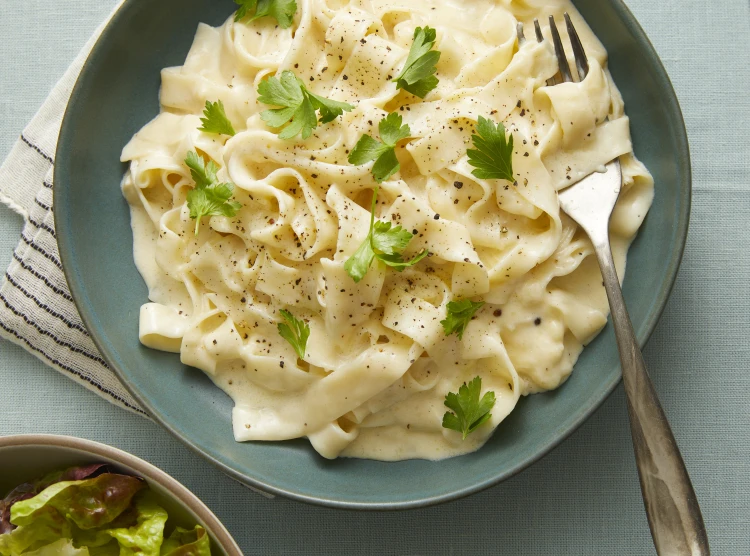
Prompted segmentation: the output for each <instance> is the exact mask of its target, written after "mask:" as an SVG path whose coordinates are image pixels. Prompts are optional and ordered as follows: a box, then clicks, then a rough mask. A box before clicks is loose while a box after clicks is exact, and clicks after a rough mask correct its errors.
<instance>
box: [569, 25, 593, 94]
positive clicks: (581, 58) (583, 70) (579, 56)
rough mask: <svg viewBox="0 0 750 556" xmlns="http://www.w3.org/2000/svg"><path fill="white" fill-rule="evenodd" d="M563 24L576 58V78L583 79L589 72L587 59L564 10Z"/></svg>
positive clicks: (576, 33)
mask: <svg viewBox="0 0 750 556" xmlns="http://www.w3.org/2000/svg"><path fill="white" fill-rule="evenodd" d="M565 25H566V26H567V27H568V36H569V37H570V44H571V45H572V46H573V55H574V56H575V59H576V69H577V70H578V80H579V81H583V80H584V79H586V76H587V75H588V74H589V60H588V58H587V57H586V51H585V50H584V49H583V44H581V39H580V38H579V37H578V32H577V31H576V28H575V27H574V26H573V22H572V21H571V19H570V16H569V15H568V12H565Z"/></svg>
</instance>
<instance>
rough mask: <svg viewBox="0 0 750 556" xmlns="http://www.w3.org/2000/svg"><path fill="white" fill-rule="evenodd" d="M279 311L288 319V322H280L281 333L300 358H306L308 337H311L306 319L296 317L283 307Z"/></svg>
mask: <svg viewBox="0 0 750 556" xmlns="http://www.w3.org/2000/svg"><path fill="white" fill-rule="evenodd" d="M279 312H280V313H281V316H282V317H283V318H284V320H285V321H286V323H283V322H280V323H279V324H278V329H279V334H280V335H281V337H282V338H284V339H285V340H286V341H287V342H289V343H290V344H291V345H292V347H293V348H294V351H296V352H297V355H298V356H299V358H300V359H304V358H305V350H306V349H307V339H308V338H309V337H310V327H309V326H308V324H307V323H306V322H305V321H303V320H300V319H297V318H295V317H294V315H293V314H292V313H290V312H289V311H286V310H284V309H282V310H281V311H279Z"/></svg>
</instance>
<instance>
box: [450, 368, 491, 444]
mask: <svg viewBox="0 0 750 556" xmlns="http://www.w3.org/2000/svg"><path fill="white" fill-rule="evenodd" d="M481 392H482V379H481V378H480V377H476V378H475V379H474V380H472V381H471V382H469V383H468V384H466V383H465V382H464V383H463V385H462V386H461V387H460V388H459V389H458V394H454V393H453V392H451V393H449V394H448V395H447V396H445V406H446V407H447V408H448V409H451V410H452V411H453V413H451V412H450V411H446V412H445V415H443V427H444V428H446V429H451V430H454V431H457V432H460V433H461V434H462V435H463V439H464V440H466V437H467V436H469V435H470V434H471V433H472V432H474V431H475V430H477V428H479V427H480V426H482V425H483V424H484V423H486V422H487V421H489V420H490V418H491V417H492V414H491V413H490V411H491V410H492V408H493V407H494V406H495V393H494V392H487V393H486V394H485V395H484V396H483V397H482V398H481V399H480V398H479V395H480V394H481Z"/></svg>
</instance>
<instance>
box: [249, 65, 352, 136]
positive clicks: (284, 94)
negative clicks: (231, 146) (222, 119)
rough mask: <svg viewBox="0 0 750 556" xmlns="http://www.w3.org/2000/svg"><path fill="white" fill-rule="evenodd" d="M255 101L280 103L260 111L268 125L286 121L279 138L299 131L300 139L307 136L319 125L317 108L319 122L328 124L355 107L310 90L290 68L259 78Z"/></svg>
mask: <svg viewBox="0 0 750 556" xmlns="http://www.w3.org/2000/svg"><path fill="white" fill-rule="evenodd" d="M258 101H259V102H263V103H265V104H270V105H271V106H281V107H282V108H274V109H271V110H266V111H265V112H263V113H261V115H260V117H261V119H262V120H263V121H264V122H266V123H267V124H268V125H269V126H271V127H275V128H279V127H282V126H284V125H286V124H287V123H289V125H287V126H286V127H285V128H284V129H283V130H282V131H281V133H279V137H280V138H281V139H292V138H293V137H296V136H297V135H298V134H299V133H300V132H301V133H302V139H307V138H308V137H310V135H311V134H312V131H313V129H315V128H316V127H318V117H317V116H316V114H315V112H316V111H320V123H321V124H327V123H328V122H331V121H333V120H334V119H336V118H337V117H339V116H341V115H342V114H343V113H344V111H346V112H349V111H350V110H352V109H353V108H354V106H352V105H351V104H347V103H346V102H339V101H337V100H330V99H327V98H325V97H321V96H318V95H316V94H313V93H311V92H310V91H308V90H307V88H306V87H305V84H304V83H303V82H302V80H301V79H300V78H298V77H297V76H296V75H294V72H293V71H289V70H286V71H283V72H281V78H278V77H270V78H268V79H266V80H264V81H262V82H261V83H260V85H258ZM290 122H291V123H290Z"/></svg>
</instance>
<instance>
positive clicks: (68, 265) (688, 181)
mask: <svg viewBox="0 0 750 556" xmlns="http://www.w3.org/2000/svg"><path fill="white" fill-rule="evenodd" d="M138 1H143V0H124V1H123V3H122V4H121V5H120V6H119V7H118V8H117V10H116V11H115V12H114V14H113V15H112V17H111V18H110V20H109V21H108V22H107V24H106V26H105V27H104V29H103V30H102V33H101V35H100V36H99V37H98V38H97V40H96V42H95V44H94V46H93V48H92V49H91V51H90V53H89V54H88V56H87V57H86V60H85V62H84V64H83V66H82V68H81V71H80V73H79V75H78V77H77V79H76V83H75V85H74V87H73V89H72V92H71V95H70V99H69V101H68V104H67V105H66V108H65V113H64V116H63V119H62V123H61V126H60V135H59V138H58V143H57V146H56V149H55V164H54V177H53V179H54V181H53V183H54V184H55V187H54V188H53V191H52V194H53V203H54V206H55V211H54V213H53V214H54V220H55V229H56V230H57V231H58V237H57V243H58V250H59V253H60V262H61V263H62V267H63V273H64V275H65V280H66V282H67V283H68V288H69V289H70V293H71V297H72V298H73V302H74V304H75V306H76V309H77V310H78V313H79V315H80V316H81V320H82V321H83V324H84V327H85V328H86V330H87V331H88V332H89V335H90V337H91V340H92V341H93V342H94V345H95V346H96V348H97V349H98V350H99V353H100V354H101V355H102V358H103V359H104V360H105V361H106V363H107V365H108V366H109V367H110V369H112V370H113V371H114V373H115V374H116V376H117V378H118V380H119V381H120V382H121V383H122V384H123V386H124V387H125V388H126V389H127V391H128V392H129V393H130V394H131V395H132V396H133V398H134V399H135V400H136V401H137V402H138V403H139V404H140V405H141V407H142V408H143V409H144V410H145V411H146V413H147V414H148V416H149V417H151V418H152V419H153V420H154V421H156V422H157V423H158V424H159V425H160V426H161V427H163V428H164V429H165V430H167V431H168V432H169V433H170V434H172V435H173V436H174V437H175V438H177V439H178V440H179V441H180V442H181V443H182V444H183V445H185V446H187V447H188V448H189V449H191V450H192V451H193V452H195V453H197V454H198V455H200V456H201V457H202V458H204V459H205V460H207V461H209V462H210V463H211V464H212V465H214V466H216V467H217V468H219V469H220V470H221V471H222V472H223V473H225V474H226V475H228V476H229V477H231V478H233V479H235V480H236V481H238V482H239V483H241V484H244V485H246V486H249V487H251V488H254V489H258V490H260V491H261V492H264V493H268V494H272V495H277V496H283V497H285V498H289V499H292V500H296V501H299V502H305V503H309V504H314V505H320V506H325V507H331V508H339V509H347V510H374V511H382V510H408V509H416V508H424V507H428V506H433V505H437V504H441V503H444V502H449V501H453V500H458V499H460V498H464V497H466V496H470V495H472V494H475V493H477V492H480V491H482V490H485V489H488V488H490V487H492V486H495V485H497V484H499V483H501V482H503V481H506V480H507V479H509V478H511V477H513V476H515V475H517V474H518V473H520V472H521V471H523V470H525V469H527V468H528V467H530V466H531V465H532V464H534V463H536V462H537V461H539V460H541V459H542V458H543V457H545V456H546V455H548V454H549V453H551V452H552V451H553V450H554V449H555V448H557V447H558V446H559V445H560V444H561V443H562V442H563V441H565V440H566V439H567V438H568V437H569V436H570V435H572V434H573V433H574V432H575V431H577V430H578V429H579V428H580V427H581V425H582V424H583V423H584V422H586V421H587V420H588V419H589V418H590V417H591V416H592V415H593V414H594V412H595V411H596V410H597V409H599V408H600V407H601V406H602V404H603V403H604V402H605V401H606V400H607V399H609V397H610V396H611V395H612V393H613V392H614V390H615V389H616V388H617V386H618V385H619V384H620V382H621V380H622V377H621V374H617V375H615V376H614V378H613V379H611V380H609V382H607V383H605V384H604V386H605V388H604V394H603V395H602V396H601V398H600V399H597V400H589V403H587V404H586V405H584V406H582V407H581V409H580V410H579V412H578V416H577V417H576V418H575V419H574V420H573V421H571V423H570V425H569V427H568V428H567V429H566V430H564V431H563V432H562V433H561V434H560V435H559V436H557V437H556V438H554V439H552V440H551V441H549V442H547V443H546V444H545V445H544V447H543V448H542V449H541V450H539V452H538V453H536V454H534V455H533V456H531V457H528V458H526V459H524V460H523V461H521V462H519V463H517V464H516V465H514V466H513V467H511V468H509V469H506V470H505V471H503V472H502V473H498V474H496V475H494V476H493V477H491V478H489V479H486V480H483V481H481V482H478V483H475V484H473V485H471V486H467V487H462V488H458V489H454V490H451V491H449V492H445V493H442V494H438V495H434V496H426V497H422V498H418V499H414V500H408V501H397V502H359V501H357V502H352V501H341V500H333V499H330V498H325V497H323V496H316V495H307V494H302V493H299V492H295V491H292V490H289V489H287V488H282V487H278V486H274V485H272V484H269V483H266V482H264V481H261V480H258V479H254V478H252V477H249V476H246V475H245V474H243V473H241V472H239V471H237V470H235V469H233V468H232V467H230V466H228V465H226V464H225V463H223V462H221V461H220V460H218V459H217V458H216V457H214V456H213V455H212V454H209V453H207V452H206V451H204V450H202V449H201V448H200V447H198V446H197V445H196V443H195V442H193V441H192V440H191V439H190V438H188V437H187V436H184V435H182V434H180V433H179V432H178V431H177V430H176V429H175V428H173V427H172V426H171V425H170V423H169V422H167V421H166V420H165V419H163V418H162V417H161V415H160V414H159V412H158V410H157V409H156V408H154V407H152V405H151V404H150V403H148V402H146V401H145V400H144V399H143V398H142V397H141V396H140V394H139V392H138V390H137V389H136V388H135V387H134V386H133V385H132V384H131V383H130V381H129V379H128V378H127V376H126V374H125V373H124V372H123V370H122V369H121V368H120V367H119V365H117V364H115V361H116V358H115V357H114V356H113V355H112V354H111V353H110V350H109V349H108V348H107V347H106V345H105V344H104V342H103V341H102V339H101V338H100V337H99V333H98V332H97V331H96V327H93V326H91V324H92V323H93V321H94V318H95V315H94V312H93V311H92V310H90V308H89V307H88V306H87V304H86V303H84V302H83V301H82V300H83V299H85V298H86V297H87V296H86V294H85V288H84V287H83V286H82V283H81V282H79V281H77V280H76V276H75V273H74V271H73V268H72V267H73V266H74V261H75V256H74V250H73V246H72V244H71V242H70V240H69V239H68V234H65V233H59V232H60V230H64V229H65V226H64V225H63V226H62V227H60V226H59V225H58V224H59V223H60V222H62V221H64V220H66V219H67V217H68V213H67V211H66V204H65V203H64V202H62V201H61V198H62V196H63V195H64V191H65V190H66V187H67V185H62V186H60V184H65V183H66V182H65V180H63V179H62V170H61V167H64V166H65V163H64V162H61V161H65V160H66V157H65V151H66V148H67V147H66V143H67V138H68V137H70V136H72V135H73V122H72V117H71V112H72V108H71V107H72V106H73V105H74V103H75V101H76V99H77V98H78V97H80V93H81V91H82V90H83V82H84V81H85V79H86V77H87V76H88V75H89V74H92V73H94V70H93V61H92V59H93V58H94V57H95V55H96V54H97V53H98V51H99V50H100V49H101V47H102V44H104V43H105V42H106V40H107V37H108V36H109V35H110V34H112V33H113V31H114V29H115V28H116V27H117V25H118V22H119V20H120V19H121V18H122V17H123V13H124V12H125V11H126V10H128V9H130V8H131V6H133V5H134V4H135V3H136V2H138ZM609 2H610V3H611V5H612V7H613V9H614V10H615V12H616V13H617V15H618V17H619V19H620V20H621V21H622V22H623V24H624V25H625V27H626V28H627V29H628V30H629V31H630V32H631V33H632V34H633V35H634V36H636V38H637V39H640V40H639V42H642V43H643V47H644V54H645V55H646V58H647V59H649V60H650V62H651V64H653V66H654V69H655V70H656V73H655V75H654V78H655V80H656V81H657V83H658V85H659V86H660V88H661V89H662V90H663V91H664V92H665V93H666V96H667V99H668V102H667V104H668V107H669V110H668V112H667V114H666V116H667V117H668V118H669V119H671V120H673V121H674V122H675V126H674V130H675V139H676V142H677V152H678V153H679V154H680V155H682V154H684V157H683V156H678V157H677V159H676V163H677V164H676V166H677V168H678V172H677V174H678V175H681V176H684V179H683V180H681V181H680V183H679V184H678V185H679V193H680V195H679V197H678V198H679V200H680V206H679V208H678V210H677V211H676V216H677V222H676V230H675V239H676V244H675V247H674V248H673V249H672V252H671V256H670V260H669V264H668V266H667V270H666V275H665V280H664V281H663V283H662V287H661V288H660V291H659V294H658V296H657V298H656V300H655V303H654V307H656V310H653V311H652V312H651V313H650V315H649V316H648V318H647V319H646V320H645V322H644V325H643V332H642V333H641V334H640V335H638V344H639V346H640V348H641V350H642V349H643V348H644V346H645V344H646V343H647V341H648V339H649V338H650V337H651V335H652V334H653V332H654V329H655V328H656V325H657V324H658V322H659V320H660V319H661V316H662V315H663V313H664V310H665V309H666V306H667V302H668V300H669V297H670V295H671V293H672V290H673V289H674V285H675V281H676V279H677V275H678V273H679V269H680V265H681V262H682V259H683V255H684V252H685V247H686V243H687V235H688V229H689V225H690V210H691V205H692V182H693V180H692V164H691V154H690V144H689V141H688V135H687V128H686V125H685V118H684V116H683V113H682V108H681V106H680V103H679V99H678V97H677V94H676V92H675V89H674V86H673V84H672V81H671V79H670V77H669V74H668V73H667V70H666V68H665V67H664V63H663V62H662V60H661V58H660V57H659V55H658V53H657V52H656V49H655V48H654V45H653V44H652V42H651V40H650V39H649V37H648V35H647V34H646V32H645V31H644V30H643V27H642V26H641V24H640V23H639V22H638V20H637V19H636V17H635V16H634V15H633V13H632V12H631V11H630V9H629V8H628V7H627V5H626V4H625V3H624V1H623V0H609ZM639 235H640V231H639V233H638V234H637V235H636V238H637V237H638V236H639Z"/></svg>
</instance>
